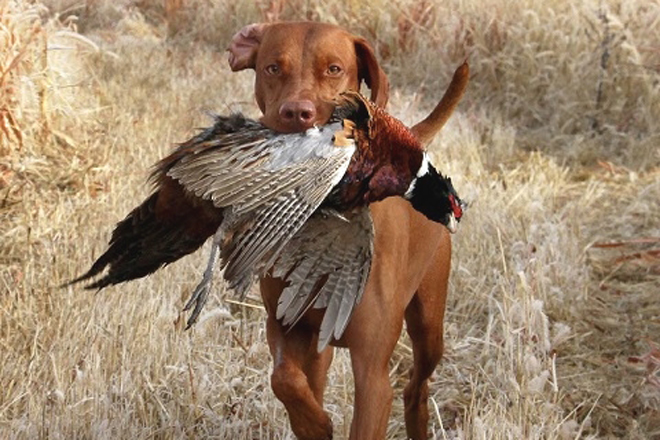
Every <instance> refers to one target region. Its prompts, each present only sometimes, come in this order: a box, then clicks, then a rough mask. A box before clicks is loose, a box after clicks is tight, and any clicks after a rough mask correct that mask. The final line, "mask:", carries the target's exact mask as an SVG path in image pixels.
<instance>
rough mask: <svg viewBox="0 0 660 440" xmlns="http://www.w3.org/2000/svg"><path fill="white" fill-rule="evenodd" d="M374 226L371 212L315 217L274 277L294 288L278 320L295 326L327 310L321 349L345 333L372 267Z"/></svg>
mask: <svg viewBox="0 0 660 440" xmlns="http://www.w3.org/2000/svg"><path fill="white" fill-rule="evenodd" d="M372 253H373V223H372V220H371V215H370V213H369V209H368V208H361V209H359V210H357V212H354V213H352V214H350V215H349V216H348V217H343V216H339V215H336V214H332V213H327V212H323V211H321V212H317V213H315V214H314V215H313V216H312V217H311V218H310V219H309V220H308V221H307V222H306V223H305V225H304V226H303V228H302V229H301V230H300V232H299V233H298V234H296V235H295V237H293V238H292V239H291V240H290V241H289V242H288V244H287V245H286V248H285V249H284V251H283V252H282V253H281V257H280V259H279V260H278V261H277V262H275V266H274V272H273V275H274V276H276V277H282V278H285V279H286V280H287V281H289V285H288V286H287V287H286V288H285V289H284V292H283V293H282V295H281V296H280V299H279V303H278V307H277V315H276V316H277V318H278V319H281V320H282V323H283V324H284V325H288V326H292V325H295V324H296V322H298V320H299V319H300V318H301V317H302V316H303V315H304V314H305V312H306V311H307V310H308V309H309V308H310V307H314V308H325V309H326V311H325V314H324V316H323V321H322V323H321V328H320V333H319V341H318V347H317V348H318V350H319V351H321V350H323V349H324V348H325V347H326V346H327V345H328V343H330V341H331V340H332V339H333V338H335V339H339V338H340V337H341V335H342V334H343V333H344V330H345V329H346V326H347V325H348V321H349V319H350V317H351V315H352V313H353V309H354V308H355V306H356V305H357V303H358V302H359V301H360V298H361V296H362V293H363V292H364V287H365V285H366V282H367V277H368V276H369V270H370V268H371V258H372Z"/></svg>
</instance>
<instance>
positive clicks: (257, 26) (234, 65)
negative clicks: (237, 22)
mask: <svg viewBox="0 0 660 440" xmlns="http://www.w3.org/2000/svg"><path fill="white" fill-rule="evenodd" d="M267 27H268V24H267V23H253V24H249V25H247V26H245V27H244V28H243V29H241V30H240V31H238V32H237V33H236V34H235V35H234V36H233V37H232V39H231V42H230V43H229V48H227V51H228V52H229V59H228V61H229V66H230V67H231V70H232V71H234V72H236V71H237V70H243V69H254V68H255V63H256V60H257V52H258V51H259V44H261V38H262V37H263V34H264V31H265V30H266V28H267Z"/></svg>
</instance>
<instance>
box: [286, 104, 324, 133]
mask: <svg viewBox="0 0 660 440" xmlns="http://www.w3.org/2000/svg"><path fill="white" fill-rule="evenodd" d="M280 119H281V120H282V122H284V123H285V124H287V125H290V126H292V127H294V128H297V129H300V130H304V129H307V128H310V127H311V126H312V125H313V124H314V120H315V119H316V107H315V106H314V103H312V101H308V100H303V101H287V102H285V103H284V104H282V106H281V107H280Z"/></svg>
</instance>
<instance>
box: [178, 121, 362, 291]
mask: <svg viewBox="0 0 660 440" xmlns="http://www.w3.org/2000/svg"><path fill="white" fill-rule="evenodd" d="M250 130H255V132H254V136H250V135H249V132H250ZM257 130H258V131H257ZM338 133H343V129H342V124H341V123H339V122H338V123H334V124H330V125H328V126H324V127H321V128H314V129H311V130H308V132H306V133H303V134H300V133H297V134H287V135H277V134H275V133H272V132H271V133H268V132H264V130H263V128H256V127H252V126H246V127H244V129H242V130H240V131H238V132H237V135H240V137H241V142H235V141H234V140H233V138H234V136H233V135H232V134H231V133H230V134H227V135H223V136H221V137H222V139H220V138H218V139H215V138H212V139H208V140H204V141H203V142H201V143H198V144H197V145H196V146H194V148H188V150H187V154H181V155H180V157H178V158H176V160H174V161H171V162H170V163H168V164H167V170H166V173H167V175H168V176H169V177H171V178H173V179H176V180H177V181H178V182H179V183H181V185H182V186H183V187H184V188H185V189H186V190H187V191H189V192H190V193H192V194H194V195H195V196H197V197H200V198H202V199H206V200H211V201H212V203H213V204H214V205H215V206H217V207H219V208H224V209H225V218H224V220H223V223H222V225H221V226H220V232H221V235H222V239H221V259H222V262H223V265H224V266H225V267H226V270H225V275H224V276H225V279H227V280H228V281H229V284H230V287H232V288H234V290H236V291H237V293H245V291H246V290H247V287H249V285H250V282H251V280H252V275H253V274H255V272H256V273H260V272H262V271H264V270H265V269H267V268H268V267H270V265H271V264H272V263H273V262H274V261H275V259H276V258H277V256H278V255H279V253H280V251H281V249H282V248H283V247H284V246H285V245H286V243H287V242H288V241H289V240H290V239H291V237H292V236H293V235H294V234H295V233H296V232H297V231H298V230H299V229H300V227H301V226H302V225H303V224H304V223H305V221H306V220H307V219H308V218H309V217H310V216H311V215H312V213H313V212H314V211H315V210H316V209H317V208H318V207H319V205H320V204H321V202H322V201H323V200H324V199H325V197H326V196H327V195H328V194H329V192H330V190H331V189H332V188H333V187H334V186H335V185H336V184H337V183H338V182H339V180H340V179H341V178H342V176H343V175H344V174H345V172H346V170H347V168H348V165H349V163H350V160H351V158H352V156H353V153H354V152H355V145H354V143H353V142H352V141H350V142H344V141H345V140H346V137H345V136H336V135H337V134H338ZM338 140H341V141H342V142H338Z"/></svg>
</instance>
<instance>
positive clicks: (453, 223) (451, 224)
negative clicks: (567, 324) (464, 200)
mask: <svg viewBox="0 0 660 440" xmlns="http://www.w3.org/2000/svg"><path fill="white" fill-rule="evenodd" d="M447 229H449V232H451V233H452V234H455V233H456V231H457V230H458V220H456V216H455V215H454V213H453V212H452V213H451V214H449V221H448V222H447Z"/></svg>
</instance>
